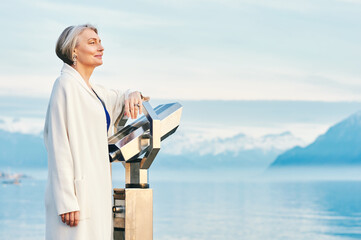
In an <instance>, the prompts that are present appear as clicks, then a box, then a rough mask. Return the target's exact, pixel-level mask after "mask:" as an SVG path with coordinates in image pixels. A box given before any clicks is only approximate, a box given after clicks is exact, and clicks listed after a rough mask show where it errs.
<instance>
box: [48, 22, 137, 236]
mask: <svg viewBox="0 0 361 240" xmlns="http://www.w3.org/2000/svg"><path fill="white" fill-rule="evenodd" d="M103 53H104V48H103V46H102V44H101V40H100V38H99V36H98V31H97V29H96V28H95V27H93V26H91V25H79V26H70V27H68V28H66V29H65V30H64V31H63V32H62V34H61V35H60V37H59V39H58V41H57V44H56V54H57V55H58V57H59V58H60V59H61V60H63V62H64V65H63V68H62V70H61V74H60V76H59V77H58V79H57V80H56V81H55V83H54V86H53V90H52V93H51V97H50V101H49V105H48V110H47V114H46V121H45V127H44V141H45V145H46V148H47V151H48V181H47V187H46V192H45V199H44V200H45V208H46V239H47V240H57V239H59V240H71V239H74V240H75V239H76V240H81V239H86V240H104V239H109V240H110V239H113V236H112V230H113V227H112V223H113V222H112V182H111V167H110V162H109V157H108V136H109V134H111V128H110V126H112V125H113V124H114V122H115V120H116V118H117V117H118V115H119V114H120V112H121V111H122V109H123V107H124V111H125V114H126V115H128V116H129V117H132V118H136V117H137V114H138V112H139V114H141V112H142V109H141V106H142V97H141V94H140V92H130V91H129V90H128V91H126V92H121V91H119V90H109V89H107V88H104V87H102V86H100V85H97V84H95V83H93V82H92V81H91V80H90V77H91V75H92V73H93V70H94V68H95V67H97V66H100V65H102V63H103V60H102V57H103ZM138 106H139V109H138Z"/></svg>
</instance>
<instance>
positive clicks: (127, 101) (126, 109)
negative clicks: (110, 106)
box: [124, 99, 130, 117]
mask: <svg viewBox="0 0 361 240" xmlns="http://www.w3.org/2000/svg"><path fill="white" fill-rule="evenodd" d="M124 115H125V116H128V117H130V112H129V100H128V99H127V100H125V101H124Z"/></svg>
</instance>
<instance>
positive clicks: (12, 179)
mask: <svg viewBox="0 0 361 240" xmlns="http://www.w3.org/2000/svg"><path fill="white" fill-rule="evenodd" d="M20 178H21V175H20V174H13V175H10V176H7V177H6V178H5V179H4V180H2V181H1V183H2V184H20V182H21V180H20Z"/></svg>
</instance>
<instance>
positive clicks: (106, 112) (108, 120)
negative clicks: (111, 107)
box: [92, 89, 110, 132]
mask: <svg viewBox="0 0 361 240" xmlns="http://www.w3.org/2000/svg"><path fill="white" fill-rule="evenodd" d="M92 90H93V92H94V93H95V95H96V96H97V97H98V99H99V100H100V102H101V103H102V105H103V108H104V111H105V117H106V119H107V132H108V131H109V127H110V115H109V113H108V110H107V108H106V107H105V104H104V102H103V100H101V99H100V97H99V96H98V94H97V93H96V92H95V91H94V89H92Z"/></svg>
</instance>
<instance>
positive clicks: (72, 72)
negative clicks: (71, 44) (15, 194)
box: [61, 63, 97, 98]
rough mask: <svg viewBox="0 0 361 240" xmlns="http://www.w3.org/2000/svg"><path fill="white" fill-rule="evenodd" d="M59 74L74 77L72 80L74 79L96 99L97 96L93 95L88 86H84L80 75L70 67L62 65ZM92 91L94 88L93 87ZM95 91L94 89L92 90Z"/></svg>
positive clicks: (65, 64)
mask: <svg viewBox="0 0 361 240" xmlns="http://www.w3.org/2000/svg"><path fill="white" fill-rule="evenodd" d="M61 73H68V74H70V75H71V76H72V77H74V79H76V80H77V81H79V82H80V84H81V85H82V86H83V87H84V88H85V89H86V90H87V91H88V92H89V93H90V94H91V95H93V96H94V97H96V98H97V96H96V95H95V93H94V92H93V91H92V90H90V89H89V87H88V85H86V83H85V80H84V79H83V77H82V76H81V75H80V73H79V72H78V71H77V70H75V69H74V68H73V67H71V66H70V65H69V64H67V63H64V65H63V68H62V69H61ZM93 89H94V87H93ZM94 91H95V89H94Z"/></svg>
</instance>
